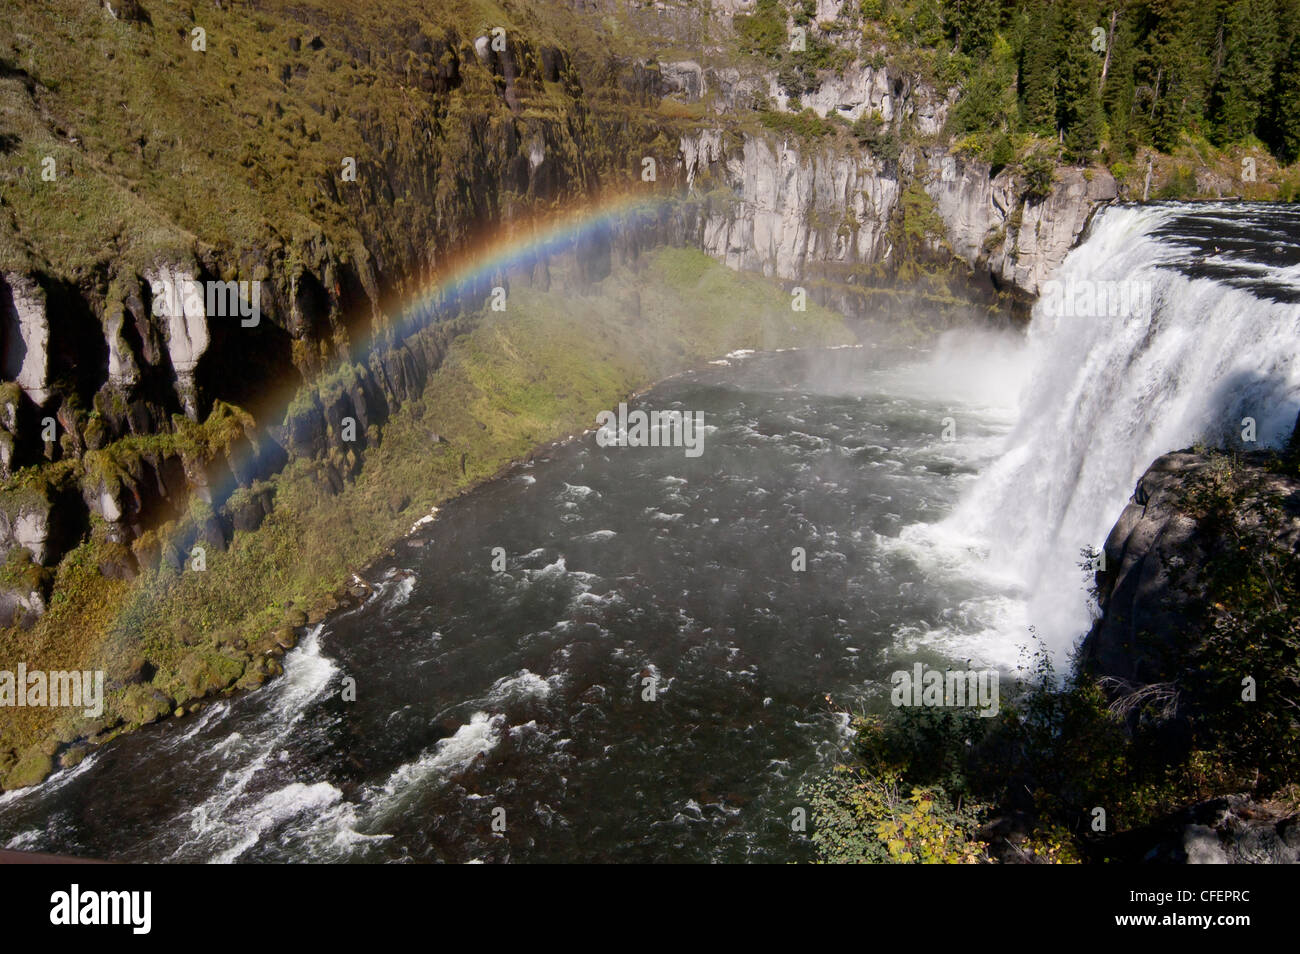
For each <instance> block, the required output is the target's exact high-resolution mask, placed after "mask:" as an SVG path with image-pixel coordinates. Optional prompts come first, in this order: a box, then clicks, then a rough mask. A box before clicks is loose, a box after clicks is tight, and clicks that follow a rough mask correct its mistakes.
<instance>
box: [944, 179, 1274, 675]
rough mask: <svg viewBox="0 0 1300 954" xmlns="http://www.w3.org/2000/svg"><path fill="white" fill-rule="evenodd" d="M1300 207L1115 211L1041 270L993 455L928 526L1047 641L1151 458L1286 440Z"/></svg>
mask: <svg viewBox="0 0 1300 954" xmlns="http://www.w3.org/2000/svg"><path fill="white" fill-rule="evenodd" d="M1298 219H1300V210H1296V209H1294V208H1290V209H1286V208H1284V209H1282V210H1279V209H1278V208H1277V207H1273V208H1272V209H1269V208H1267V207H1263V206H1222V205H1218V204H1215V205H1208V206H1189V205H1186V204H1178V205H1161V206H1142V207H1131V206H1116V207H1111V208H1108V209H1105V210H1103V212H1102V213H1101V214H1100V215H1099V216H1098V217H1097V219H1096V221H1095V222H1094V223H1093V226H1092V229H1091V231H1090V233H1089V234H1088V235H1087V237H1086V239H1085V240H1084V241H1083V243H1082V244H1081V245H1079V246H1078V247H1076V248H1075V249H1074V250H1073V251H1072V252H1071V254H1070V255H1069V256H1068V257H1067V259H1066V261H1065V262H1064V263H1063V264H1062V266H1061V268H1060V270H1059V271H1058V273H1057V274H1056V275H1055V276H1054V279H1055V281H1056V284H1053V285H1051V286H1049V287H1047V288H1046V289H1045V290H1044V294H1043V296H1042V298H1041V299H1040V300H1039V302H1038V304H1037V305H1036V306H1035V309H1034V313H1033V320H1032V322H1031V325H1030V328H1029V331H1028V334H1027V341H1026V348H1025V355H1024V360H1025V361H1026V362H1027V364H1028V376H1027V384H1026V385H1025V387H1024V389H1023V391H1022V392H1021V396H1020V413H1019V418H1018V422H1017V424H1016V426H1015V428H1014V429H1013V431H1012V432H1011V434H1010V435H1009V437H1008V439H1007V445H1006V449H1005V451H1004V452H1003V454H1002V455H1001V456H1000V457H999V459H998V460H997V461H996V462H995V463H994V464H993V465H992V466H991V467H990V468H989V469H988V470H987V471H985V473H984V474H982V475H981V477H980V478H979V479H978V480H977V481H976V482H975V483H974V484H973V485H972V487H971V489H970V491H969V492H968V494H967V495H966V496H965V497H964V499H963V500H962V502H961V503H960V504H959V505H958V507H957V509H956V510H955V511H954V513H953V514H952V515H951V516H950V517H949V518H948V519H947V520H946V521H945V523H944V525H943V528H942V530H943V533H944V535H945V536H946V537H948V538H949V539H950V540H952V539H956V540H960V541H963V542H964V544H965V545H966V546H968V547H970V548H973V549H976V550H977V551H978V553H979V555H980V556H981V557H982V558H983V559H984V560H985V561H987V563H988V564H989V565H988V567H987V569H988V570H989V571H990V572H995V573H998V574H999V575H1006V576H1007V577H1009V578H1011V579H1014V580H1016V581H1017V582H1018V583H1019V584H1020V585H1021V586H1022V587H1023V594H1024V598H1025V599H1026V600H1027V611H1028V612H1027V620H1028V622H1029V623H1031V624H1033V625H1034V626H1035V627H1036V628H1037V629H1038V631H1039V633H1040V634H1041V635H1042V636H1043V638H1044V639H1045V641H1046V642H1047V645H1048V646H1049V647H1051V648H1052V649H1054V650H1056V651H1058V652H1059V651H1062V650H1068V649H1069V648H1070V646H1071V645H1072V643H1073V642H1074V641H1075V640H1076V639H1077V638H1078V637H1079V636H1081V635H1082V634H1083V633H1084V632H1085V631H1086V629H1087V628H1088V625H1089V622H1090V612H1091V609H1090V606H1089V601H1088V597H1087V593H1086V588H1085V573H1084V571H1083V570H1081V569H1080V567H1079V563H1080V560H1081V557H1080V550H1081V549H1082V548H1085V547H1094V548H1096V549H1098V550H1099V549H1100V548H1101V545H1102V543H1103V542H1104V540H1105V538H1106V536H1107V534H1108V533H1109V531H1110V528H1111V527H1112V525H1113V524H1114V523H1115V520H1116V518H1117V517H1118V516H1119V514H1120V512H1121V510H1122V509H1123V507H1124V505H1125V504H1126V502H1127V501H1128V498H1129V495H1130V494H1131V493H1132V492H1133V488H1134V485H1135V484H1136V482H1137V480H1138V478H1139V477H1140V476H1141V475H1142V473H1143V472H1144V471H1145V470H1146V468H1147V467H1148V466H1149V465H1150V464H1151V462H1152V461H1153V460H1155V459H1156V458H1157V457H1159V456H1160V455H1162V454H1165V453H1168V452H1169V451H1173V450H1178V449H1182V448H1186V447H1189V446H1191V445H1193V444H1194V443H1195V442H1197V441H1204V442H1206V443H1207V444H1209V445H1212V446H1227V447H1242V446H1243V442H1242V435H1243V431H1245V430H1246V428H1247V426H1248V425H1247V424H1243V420H1244V419H1246V418H1252V419H1254V422H1255V430H1256V435H1257V439H1258V444H1256V445H1246V446H1254V447H1260V446H1264V447H1269V446H1272V447H1277V446H1280V445H1282V444H1284V443H1285V441H1286V440H1287V438H1288V437H1289V435H1290V433H1291V430H1292V427H1293V425H1294V424H1295V420H1296V413H1297V410H1298V409H1300V360H1298V359H1297V353H1296V352H1297V348H1298V346H1300V304H1297V302H1300V265H1297V264H1296V263H1297V262H1300V231H1297V229H1296V225H1295V223H1296V221H1297V220H1298Z"/></svg>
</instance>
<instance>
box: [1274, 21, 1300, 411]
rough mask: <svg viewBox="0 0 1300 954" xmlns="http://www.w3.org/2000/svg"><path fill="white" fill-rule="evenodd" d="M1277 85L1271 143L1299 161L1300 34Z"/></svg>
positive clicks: (1281, 153)
mask: <svg viewBox="0 0 1300 954" xmlns="http://www.w3.org/2000/svg"><path fill="white" fill-rule="evenodd" d="M1275 89H1276V92H1275V94H1274V96H1273V110H1272V114H1273V122H1272V124H1271V125H1272V127H1273V128H1272V135H1271V136H1270V137H1269V138H1270V145H1272V147H1273V148H1274V149H1275V150H1276V151H1277V154H1278V156H1279V157H1280V158H1281V159H1282V160H1283V161H1284V162H1295V161H1296V160H1297V159H1300V34H1298V35H1296V36H1295V37H1294V38H1293V39H1292V40H1291V43H1290V46H1289V48H1288V49H1287V52H1286V55H1285V56H1283V57H1282V59H1281V63H1280V65H1279V67H1278V71H1277V82H1276V85H1275ZM1297 433H1300V431H1297Z"/></svg>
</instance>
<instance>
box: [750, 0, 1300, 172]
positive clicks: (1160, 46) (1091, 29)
mask: <svg viewBox="0 0 1300 954" xmlns="http://www.w3.org/2000/svg"><path fill="white" fill-rule="evenodd" d="M772 2H775V0H772ZM859 11H860V15H861V17H862V18H863V19H864V20H867V21H874V22H876V23H878V24H880V26H881V27H882V28H883V30H884V31H885V33H886V35H888V36H892V37H896V38H898V39H900V40H902V41H903V42H905V43H908V44H911V45H913V46H915V47H920V48H923V49H925V50H927V51H928V52H929V67H930V69H931V70H932V71H933V76H934V78H935V79H936V81H938V82H939V83H940V84H945V83H947V84H955V85H958V86H960V87H961V88H962V91H963V92H962V97H961V99H960V101H959V102H958V105H957V108H956V109H955V110H954V113H953V123H954V130H955V131H956V132H958V133H959V134H977V135H984V136H986V142H985V143H984V144H983V147H982V148H983V151H984V152H985V153H986V154H987V152H988V150H989V149H990V147H991V143H992V141H993V139H994V137H995V136H996V135H997V134H998V133H999V132H1001V131H1005V132H1009V133H1025V132H1032V133H1035V134H1037V135H1039V136H1044V137H1051V138H1054V139H1057V140H1058V141H1059V142H1060V143H1061V146H1062V155H1063V156H1064V157H1065V158H1066V159H1068V160H1070V161H1074V162H1080V163H1083V162H1088V161H1091V160H1092V159H1094V158H1095V157H1096V156H1097V155H1098V151H1099V150H1100V149H1102V148H1104V149H1105V152H1104V156H1105V158H1106V159H1107V161H1112V162H1113V161H1116V160H1118V159H1121V158H1126V157H1130V156H1132V154H1133V153H1134V152H1135V150H1136V149H1137V148H1139V147H1140V146H1144V145H1151V146H1155V147H1156V148H1158V149H1160V150H1162V151H1166V152H1169V151H1172V150H1173V149H1174V148H1175V147H1176V146H1178V145H1179V143H1180V142H1181V141H1182V140H1183V138H1184V137H1185V136H1191V137H1193V138H1208V139H1210V140H1212V141H1213V142H1214V143H1215V144H1216V145H1219V146H1221V147H1227V146H1232V145H1236V144H1243V143H1248V142H1252V141H1254V140H1256V139H1258V140H1261V141H1263V142H1264V143H1265V144H1266V145H1267V146H1268V147H1269V148H1270V149H1271V150H1272V151H1273V153H1274V154H1275V155H1277V156H1278V157H1279V158H1282V159H1283V160H1285V161H1288V162H1290V161H1293V160H1294V159H1296V158H1297V157H1300V0H1208V2H1207V0H1002V2H997V0H871V2H864V3H861V4H860V7H859ZM1006 56H1009V57H1010V63H1011V64H1012V67H1013V70H1012V71H1011V72H1007V71H1004V70H1003V69H1002V68H1001V60H1002V58H1003V57H1006ZM1004 95H1005V96H1006V97H1007V98H1008V102H1010V98H1011V97H1012V96H1013V95H1014V102H1015V104H1016V106H1017V107H1018V108H1016V109H1015V110H1014V111H1012V110H1008V109H1006V108H1005V107H1004V105H1003V96H1004Z"/></svg>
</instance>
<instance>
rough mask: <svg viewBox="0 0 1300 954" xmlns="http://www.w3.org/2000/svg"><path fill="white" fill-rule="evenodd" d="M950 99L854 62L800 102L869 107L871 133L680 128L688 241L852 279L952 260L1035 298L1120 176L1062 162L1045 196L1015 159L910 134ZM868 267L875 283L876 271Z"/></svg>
mask: <svg viewBox="0 0 1300 954" xmlns="http://www.w3.org/2000/svg"><path fill="white" fill-rule="evenodd" d="M706 75H707V74H706ZM770 82H771V83H772V84H773V86H772V89H771V90H770V91H769V93H770V94H771V95H772V98H773V100H778V101H782V102H783V101H784V94H783V93H780V95H777V94H778V93H779V90H780V88H779V86H777V85H776V84H775V80H770ZM750 93H751V89H750V87H747V86H745V85H744V84H743V83H739V82H737V83H733V84H732V85H730V86H729V87H727V88H726V89H725V91H724V92H722V93H720V96H721V97H722V99H723V100H725V101H728V102H729V103H730V104H731V105H733V106H736V107H743V106H744V105H745V100H746V98H747V97H748V96H749V95H750ZM819 94H820V95H819ZM950 105H951V104H950V102H949V100H948V99H947V98H945V97H941V96H939V95H938V94H937V93H936V92H935V91H934V90H932V89H929V88H927V87H926V86H924V85H923V84H921V83H919V82H916V81H914V80H913V79H912V78H911V77H905V76H904V75H902V74H896V73H891V72H889V71H888V70H886V69H883V68H882V69H875V68H873V67H871V66H869V65H865V64H861V63H858V64H854V65H853V66H852V67H849V68H847V69H846V70H845V71H844V72H843V73H842V74H841V75H839V76H838V77H828V78H827V80H826V82H825V84H824V85H823V86H821V87H819V89H818V93H817V94H811V95H809V96H805V97H804V98H803V100H802V106H803V107H804V108H807V109H812V110H813V111H814V112H816V113H817V114H818V115H819V116H822V117H823V118H825V117H830V118H835V117H840V118H843V119H845V120H858V119H861V118H862V117H873V118H874V122H875V123H876V126H875V127H874V129H873V130H872V131H871V132H870V133H868V134H867V135H868V137H869V138H868V139H867V140H866V141H862V142H857V143H856V144H852V145H848V144H846V143H845V142H843V141H838V140H834V139H828V140H826V141H819V140H817V139H812V138H809V137H801V136H795V135H790V134H788V133H784V134H783V133H781V132H779V131H775V130H774V131H771V132H764V133H753V132H749V131H734V130H731V129H729V128H728V127H726V126H723V125H718V126H716V127H713V128H706V129H702V130H699V131H694V132H691V133H690V134H688V135H686V136H683V137H682V140H681V147H680V148H681V162H682V171H683V175H684V176H685V179H686V183H687V186H688V188H689V189H690V191H691V194H692V195H693V196H695V197H697V198H698V199H699V200H700V201H701V202H702V210H701V215H700V219H699V230H698V232H697V233H696V234H694V235H693V236H691V240H692V241H693V242H694V243H696V244H698V245H699V246H700V247H701V248H703V249H704V250H705V251H706V252H708V253H709V254H710V255H712V256H713V257H715V258H717V259H718V260H719V261H722V262H724V263H726V264H727V265H729V266H731V267H733V268H740V269H747V270H753V271H760V272H762V273H764V274H766V275H770V276H773V277H776V278H780V279H784V280H788V281H799V280H803V279H807V278H812V277H817V276H825V277H827V278H829V279H830V280H832V281H840V282H843V281H845V280H849V281H852V280H854V278H853V276H854V275H855V273H861V272H862V267H863V266H874V265H882V264H883V265H886V266H892V267H893V268H895V269H896V268H898V267H899V266H902V265H903V264H905V263H906V261H907V260H909V259H913V260H914V259H916V258H917V257H918V256H920V257H924V258H927V259H929V260H930V261H931V263H933V264H938V263H942V262H944V261H945V260H951V259H956V260H958V261H960V262H962V263H963V264H964V265H965V266H967V267H968V268H969V269H970V271H971V273H972V275H973V276H975V277H976V282H975V284H977V285H978V284H979V282H980V281H981V280H987V282H988V283H991V284H992V286H993V287H994V288H999V289H1005V290H1006V291H1008V292H1009V293H1012V294H1013V295H1015V296H1017V297H1018V298H1019V299H1020V300H1021V301H1025V302H1028V301H1032V299H1033V298H1035V297H1036V296H1037V295H1038V293H1039V290H1040V288H1041V286H1042V283H1043V282H1044V281H1045V280H1046V279H1047V278H1048V276H1050V275H1051V273H1052V272H1053V271H1054V270H1055V269H1056V268H1057V267H1058V266H1059V265H1060V264H1061V262H1062V261H1064V259H1065V256H1066V254H1067V253H1068V252H1069V251H1070V249H1071V248H1073V247H1074V246H1075V244H1076V243H1077V242H1078V240H1079V238H1080V236H1081V235H1082V233H1083V231H1084V228H1085V227H1086V225H1087V223H1088V221H1089V219H1090V218H1091V216H1092V214H1093V212H1095V210H1096V209H1097V208H1098V207H1100V206H1101V205H1102V204H1104V203H1106V202H1109V201H1111V200H1113V199H1115V198H1116V196H1117V194H1118V190H1117V187H1116V183H1115V180H1114V178H1113V177H1112V176H1111V175H1110V173H1109V172H1107V171H1106V170H1104V169H1090V170H1083V169H1077V168H1065V169H1061V170H1059V171H1058V172H1057V175H1056V178H1055V180H1054V181H1053V182H1052V184H1051V186H1050V188H1049V189H1048V190H1047V192H1046V194H1045V195H1042V196H1037V195H1034V194H1031V192H1030V190H1029V189H1028V187H1027V185H1026V183H1025V182H1024V181H1023V179H1022V178H1021V177H1020V176H1019V174H1018V173H1015V172H1013V171H1012V170H1010V169H1001V170H995V169H994V168H993V167H991V166H990V165H989V164H988V163H985V162H981V161H979V160H974V159H962V158H959V157H957V156H953V155H950V154H948V152H947V151H946V149H942V148H921V149H918V148H915V147H913V146H909V145H907V144H906V143H908V142H910V141H912V140H914V139H917V138H920V139H922V140H925V139H934V138H936V137H937V138H942V130H943V128H944V123H945V121H946V118H947V113H948V109H949V107H950ZM905 199H906V200H908V201H905ZM924 205H929V206H931V208H928V209H927V208H925V207H924ZM918 233H919V236H918ZM918 238H919V242H918V241H917V239H918ZM909 239H910V240H911V241H909ZM870 274H872V275H873V276H876V280H877V281H878V280H879V274H880V271H879V270H878V269H877V270H876V271H874V272H871V273H870ZM852 301H853V299H851V298H849V299H845V301H844V302H842V304H843V305H844V306H845V307H848V308H850V309H852V308H853V305H852Z"/></svg>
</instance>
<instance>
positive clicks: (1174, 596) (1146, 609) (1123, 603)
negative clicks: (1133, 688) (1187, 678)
mask: <svg viewBox="0 0 1300 954" xmlns="http://www.w3.org/2000/svg"><path fill="white" fill-rule="evenodd" d="M1265 463H1266V461H1265V459H1264V458H1262V457H1258V456H1256V457H1251V456H1249V455H1248V456H1246V457H1244V458H1242V459H1241V461H1240V463H1239V471H1243V472H1245V473H1246V474H1248V475H1249V477H1250V478H1251V479H1252V481H1253V487H1254V489H1253V490H1252V492H1251V495H1250V496H1249V497H1248V498H1247V499H1246V500H1245V502H1244V503H1243V504H1242V505H1241V508H1240V514H1239V517H1240V523H1241V524H1242V525H1243V526H1245V527H1246V528H1247V529H1246V531H1245V532H1246V533H1250V532H1251V529H1250V528H1251V527H1252V526H1253V525H1254V523H1255V513H1256V509H1257V508H1258V507H1259V506H1260V505H1261V502H1262V501H1264V500H1266V499H1272V500H1276V501H1278V502H1279V506H1280V508H1281V513H1282V523H1281V526H1280V527H1278V528H1276V530H1272V529H1270V530H1269V531H1267V532H1268V533H1269V534H1270V535H1271V538H1272V543H1273V544H1274V545H1276V546H1278V547H1280V548H1282V549H1284V550H1290V551H1292V552H1297V551H1300V481H1298V480H1297V479H1295V478H1294V477H1289V476H1286V475H1284V474H1277V473H1273V472H1271V471H1270V470H1268V469H1267V467H1266V466H1265ZM1210 466H1212V461H1211V459H1210V458H1209V457H1207V456H1206V455H1203V454H1198V453H1192V452H1187V451H1182V452H1178V453H1173V454H1166V455H1165V456H1164V457H1161V458H1160V459H1158V460H1157V461H1155V462H1154V463H1153V464H1152V465H1151V467H1150V468H1149V469H1148V470H1147V472H1146V473H1145V474H1143V475H1142V477H1141V479H1140V480H1139V481H1138V484H1137V488H1136V490H1135V491H1134V493H1133V497H1132V499H1131V501H1130V503H1129V504H1128V506H1127V507H1125V509H1124V512H1123V513H1122V514H1121V515H1120V517H1119V519H1118V520H1117V521H1116V523H1115V526H1114V528H1113V529H1112V530H1111V532H1110V535H1109V537H1107V539H1106V545H1105V568H1104V570H1102V571H1101V572H1099V573H1098V578H1097V583H1098V598H1099V602H1100V605H1101V610H1102V613H1101V616H1100V618H1099V619H1098V620H1097V622H1096V623H1095V624H1094V626H1093V628H1092V630H1091V631H1090V632H1089V633H1088V635H1087V637H1086V638H1085V640H1084V642H1083V644H1082V647H1081V652H1080V661H1081V663H1082V664H1083V665H1084V666H1085V668H1087V669H1088V670H1089V671H1091V672H1092V673H1094V674H1096V675H1099V676H1103V677H1110V678H1112V679H1116V680H1119V681H1121V682H1122V683H1125V684H1130V685H1134V684H1136V685H1141V684H1149V683H1153V682H1156V681H1160V680H1167V679H1170V678H1171V677H1174V678H1176V675H1177V672H1178V670H1179V667H1180V664H1181V663H1183V662H1185V661H1186V660H1187V659H1188V658H1189V656H1190V654H1191V652H1192V651H1193V650H1194V649H1195V648H1196V647H1197V646H1198V644H1199V642H1200V640H1201V638H1202V637H1203V635H1204V627H1205V625H1206V622H1205V621H1206V618H1207V616H1206V613H1205V609H1206V606H1205V603H1206V595H1205V590H1204V586H1203V585H1202V577H1203V574H1204V572H1205V569H1206V567H1207V565H1209V564H1210V563H1211V562H1212V561H1222V560H1234V559H1238V556H1237V555H1238V554H1239V553H1240V552H1241V549H1242V548H1243V547H1248V546H1250V545H1251V539H1250V538H1249V537H1247V538H1245V539H1238V538H1237V536H1236V535H1235V534H1232V533H1229V532H1226V531H1224V530H1223V529H1221V528H1219V527H1218V526H1217V525H1214V524H1208V523H1207V522H1206V521H1204V520H1198V519H1197V518H1196V517H1194V516H1192V515H1191V514H1190V513H1189V512H1188V506H1187V503H1186V496H1187V493H1188V490H1189V488H1190V487H1191V486H1192V485H1193V483H1194V482H1195V481H1196V480H1197V479H1198V477H1199V476H1200V475H1202V474H1204V472H1205V471H1206V469H1207V468H1209V467H1210ZM1237 479H1241V474H1240V473H1239V474H1238V478H1237ZM1259 532H1264V531H1262V530H1260V531H1259Z"/></svg>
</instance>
